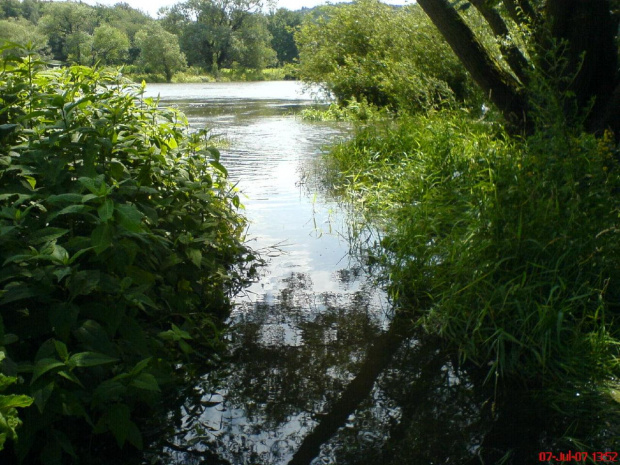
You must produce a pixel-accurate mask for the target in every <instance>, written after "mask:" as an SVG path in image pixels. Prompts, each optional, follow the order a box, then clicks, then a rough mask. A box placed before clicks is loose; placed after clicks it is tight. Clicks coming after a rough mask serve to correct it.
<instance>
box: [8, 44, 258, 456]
mask: <svg viewBox="0 0 620 465" xmlns="http://www.w3.org/2000/svg"><path fill="white" fill-rule="evenodd" d="M19 52H20V53H18V54H17V55H16V54H11V55H8V57H9V58H8V59H7V58H5V59H4V60H3V65H2V69H1V70H0V107H1V108H3V110H2V112H0V180H1V181H2V184H1V186H0V262H1V263H2V270H1V273H0V286H1V287H0V308H1V309H2V312H1V314H0V354H1V355H0V359H1V360H0V361H1V365H0V461H6V462H7V463H17V462H20V463H43V464H56V463H68V462H73V461H76V462H80V463H89V464H96V463H109V462H111V461H114V460H113V458H112V457H113V456H115V455H116V454H117V453H121V451H126V450H127V448H130V449H131V450H134V451H137V450H141V449H142V448H143V447H144V445H145V443H146V441H148V440H150V438H149V437H148V435H147V434H146V431H145V429H144V425H145V424H147V423H148V422H149V421H151V420H152V418H153V416H156V415H159V414H162V415H164V413H163V410H165V408H164V405H165V399H167V396H170V395H172V394H173V393H176V392H177V390H178V389H179V388H180V386H182V385H183V383H184V382H186V381H187V380H188V379H190V378H191V377H192V376H194V371H195V370H196V369H197V368H196V367H199V366H202V367H204V366H208V365H209V364H212V363H215V361H216V360H217V357H218V355H217V354H218V352H219V351H220V350H221V344H222V341H221V335H222V329H223V320H224V319H225V318H226V317H227V315H228V312H229V311H230V297H231V295H232V294H233V293H234V292H235V290H236V289H240V288H241V287H242V286H243V285H244V283H245V282H246V281H247V280H248V279H251V276H252V275H253V270H254V266H255V265H256V263H257V260H258V259H257V257H256V256H255V255H254V254H253V253H252V251H251V250H250V249H249V248H247V246H246V245H245V244H244V233H245V226H246V222H245V220H244V218H243V216H242V215H241V213H240V208H241V205H240V200H239V196H238V194H237V192H236V190H235V188H234V186H232V185H230V184H229V182H228V180H227V171H226V168H225V167H224V166H222V165H221V164H220V162H219V151H218V150H217V148H215V146H214V145H213V144H212V143H211V140H210V137H209V134H208V132H206V131H198V132H189V131H188V123H187V119H186V118H185V116H184V115H183V114H182V113H180V112H178V111H175V110H173V109H167V108H158V102H157V99H152V98H145V97H144V95H143V92H144V87H143V86H140V85H134V84H128V83H127V82H126V79H125V78H124V76H123V75H122V74H121V73H119V72H118V71H114V72H111V71H106V70H98V69H94V68H90V67H86V66H79V65H74V66H70V67H66V68H61V69H49V68H48V67H47V66H46V62H45V61H41V60H40V59H39V58H38V57H37V56H36V55H35V54H31V53H29V52H28V51H27V50H19ZM91 441H93V442H92V443H91ZM3 449H4V450H3ZM110 454H111V455H110ZM124 454H125V456H126V455H127V454H129V452H124Z"/></svg>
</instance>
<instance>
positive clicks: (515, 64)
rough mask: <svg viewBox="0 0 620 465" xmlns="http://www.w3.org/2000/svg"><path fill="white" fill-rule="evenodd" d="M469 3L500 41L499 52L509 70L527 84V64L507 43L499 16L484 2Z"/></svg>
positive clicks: (508, 32)
mask: <svg viewBox="0 0 620 465" xmlns="http://www.w3.org/2000/svg"><path fill="white" fill-rule="evenodd" d="M470 2H471V3H472V5H474V6H475V7H476V9H477V10H478V11H479V12H480V13H481V14H482V16H483V17H484V19H485V20H486V22H487V23H488V24H489V26H490V27H491V30H492V31H493V34H495V36H496V37H498V38H499V39H500V41H501V42H500V50H501V52H502V55H503V56H504V58H505V59H506V62H507V63H508V65H509V66H510V69H511V70H512V71H513V72H514V73H515V76H517V78H519V80H520V81H521V82H522V83H523V84H525V83H527V80H528V75H527V69H528V68H529V64H528V62H527V60H526V58H525V57H524V56H523V53H521V50H519V48H518V47H517V46H516V45H515V44H514V43H511V42H507V39H508V37H509V35H510V31H509V30H508V26H506V23H505V22H504V20H503V19H502V17H501V16H500V14H499V13H498V12H497V10H495V9H494V8H490V7H488V6H487V4H486V2H485V0H470Z"/></svg>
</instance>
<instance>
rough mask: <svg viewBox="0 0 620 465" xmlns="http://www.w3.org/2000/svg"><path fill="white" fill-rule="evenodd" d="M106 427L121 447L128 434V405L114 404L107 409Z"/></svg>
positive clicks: (129, 421)
mask: <svg viewBox="0 0 620 465" xmlns="http://www.w3.org/2000/svg"><path fill="white" fill-rule="evenodd" d="M107 416H108V421H107V423H108V428H110V431H111V432H112V434H113V435H114V438H115V439H116V442H117V443H118V447H123V445H124V444H125V441H126V439H127V435H128V434H129V428H130V424H132V423H133V422H132V421H131V419H130V412H129V407H128V406H127V405H125V404H114V405H113V406H112V407H111V408H110V410H109V411H108V415H107Z"/></svg>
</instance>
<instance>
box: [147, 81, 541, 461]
mask: <svg viewBox="0 0 620 465" xmlns="http://www.w3.org/2000/svg"><path fill="white" fill-rule="evenodd" d="M147 95H153V96H155V95H160V97H161V100H162V103H163V104H166V105H174V106H177V107H178V108H179V109H180V110H182V111H183V112H184V113H186V114H187V115H188V118H189V121H190V125H191V126H192V127H194V128H203V127H207V128H211V129H212V130H213V132H214V133H215V134H218V135H220V136H221V137H223V138H224V139H225V140H226V141H227V143H228V145H227V148H225V149H223V150H222V160H221V161H222V163H223V164H224V165H225V166H226V167H227V169H228V171H229V173H230V179H231V181H232V182H233V183H235V184H236V187H237V188H238V189H239V190H240V191H241V193H242V198H243V203H244V205H245V215H246V216H247V218H248V219H249V222H250V225H249V229H248V238H249V240H250V245H251V246H252V247H253V248H254V249H256V250H258V251H260V252H261V253H262V255H263V257H265V258H266V259H267V265H266V266H265V267H264V268H263V269H262V271H261V274H260V278H259V279H258V280H257V281H256V282H255V283H253V284H252V285H251V286H250V287H249V288H248V289H246V290H245V292H243V293H242V294H241V295H238V296H237V297H236V298H235V307H234V309H233V311H232V313H231V315H230V318H229V320H228V327H229V330H228V332H227V334H226V340H227V353H226V354H225V355H224V356H223V360H222V363H221V364H219V365H218V367H217V369H215V370H207V369H206V368H205V370H204V372H205V374H204V375H201V376H199V377H198V379H197V380H196V382H195V383H194V385H193V386H192V388H191V389H190V390H189V391H186V392H185V393H184V395H183V399H182V400H181V402H180V405H179V406H178V407H174V408H172V407H171V410H170V413H169V418H168V422H169V424H170V430H169V434H168V437H167V438H166V440H165V442H166V444H167V445H166V447H165V448H164V449H163V450H158V451H157V452H156V454H155V455H156V456H155V457H152V458H153V460H152V461H151V463H162V464H163V463H165V464H216V465H217V464H222V465H225V464H229V465H230V464H235V465H245V464H248V465H249V464H257V465H260V464H270V465H280V464H282V465H283V464H287V463H289V462H292V463H294V464H312V465H318V464H325V465H328V464H367V465H370V464H373V465H376V464H381V465H388V464H390V465H391V464H413V465H416V464H420V465H422V464H424V465H429V464H448V463H449V464H459V463H466V464H472V465H473V464H474V463H476V464H478V463H482V462H481V457H482V456H484V457H486V459H485V463H496V462H497V461H501V460H503V459H504V458H505V459H506V460H509V461H506V462H505V463H513V464H519V465H522V464H525V463H537V457H538V456H537V448H540V447H541V446H539V445H537V441H538V440H539V439H540V437H541V435H544V430H542V431H541V428H543V427H542V425H543V424H544V417H542V418H541V414H538V415H533V416H532V415H529V414H527V415H526V414H524V412H526V411H527V406H525V405H522V404H521V403H519V402H516V401H515V402H512V403H511V405H512V408H511V409H509V411H506V412H504V413H500V414H499V415H500V417H501V418H504V419H507V420H505V421H499V422H494V421H493V418H497V416H498V413H497V412H496V411H495V407H496V405H495V403H494V400H495V399H494V398H493V393H492V392H491V393H490V394H489V391H488V390H487V389H478V388H477V385H478V386H479V385H480V384H481V383H480V380H476V379H475V376H474V377H473V378H472V375H471V374H469V373H467V372H466V371H464V370H463V369H461V368H459V367H458V364H457V362H456V360H455V356H454V354H451V353H450V352H449V351H446V350H444V349H443V348H442V346H441V344H440V343H439V342H438V341H435V340H432V339H430V338H428V337H426V336H423V335H413V334H409V335H399V336H396V331H395V328H396V329H397V327H398V326H399V325H398V324H393V323H391V319H392V313H393V311H392V309H391V307H390V305H389V302H388V300H387V298H386V296H385V294H384V292H383V291H382V290H381V289H379V287H378V286H377V284H376V283H375V282H374V280H373V277H372V276H369V274H368V272H367V270H366V268H365V267H364V266H363V264H362V263H360V262H359V261H358V259H357V257H356V256H352V255H351V254H350V253H349V250H350V247H351V238H352V228H351V225H352V224H355V223H356V215H355V213H354V212H352V211H351V209H350V208H348V207H347V206H346V205H345V204H343V203H342V202H341V201H339V200H338V199H335V198H333V197H331V196H330V195H329V194H328V191H327V190H326V189H325V187H324V186H323V184H322V183H321V176H320V173H321V170H322V162H321V153H322V151H323V150H324V149H325V147H327V146H329V145H331V144H333V143H334V142H336V141H338V140H340V139H342V138H344V137H348V135H349V134H350V128H349V127H347V126H345V125H342V124H327V123H316V122H305V121H303V120H301V119H300V118H299V117H298V116H296V113H298V112H299V111H300V110H301V109H303V108H304V107H306V106H308V105H311V104H313V98H312V95H311V94H309V93H307V92H305V93H304V92H303V89H302V87H301V85H299V84H298V83H296V82H290V81H288V82H264V83H213V84H187V85H186V84H183V85H179V84H157V85H149V86H148V87H147ZM370 239H372V237H371V238H370ZM406 326H407V325H406ZM395 338H396V339H395ZM534 410H535V408H534ZM535 411H536V410H535ZM532 424H536V425H537V428H532ZM498 425H499V427H498ZM515 438H521V443H522V444H521V445H520V446H515ZM523 444H524V445H523ZM519 447H520V449H519ZM514 450H517V452H515V453H513V451H514Z"/></svg>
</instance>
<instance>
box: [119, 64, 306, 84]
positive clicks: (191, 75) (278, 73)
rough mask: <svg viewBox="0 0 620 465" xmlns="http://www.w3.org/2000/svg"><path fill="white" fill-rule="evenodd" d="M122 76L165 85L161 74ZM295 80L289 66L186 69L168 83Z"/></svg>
mask: <svg viewBox="0 0 620 465" xmlns="http://www.w3.org/2000/svg"><path fill="white" fill-rule="evenodd" d="M122 72H123V75H124V76H125V77H127V78H128V79H129V80H131V81H133V82H135V83H138V84H139V83H141V82H142V81H144V82H146V83H147V84H149V83H166V82H168V81H167V80H166V76H164V75H163V74H149V73H140V72H135V71H134V70H132V69H131V67H129V69H123V70H122ZM293 80H297V77H296V74H295V68H294V67H293V66H291V65H288V66H283V67H280V68H265V69H261V70H256V69H243V68H224V69H220V70H219V71H218V72H217V73H206V72H204V70H201V69H187V70H185V71H179V72H177V73H175V74H174V75H173V76H172V79H171V80H170V81H169V82H171V83H173V84H193V83H202V82H258V81H293Z"/></svg>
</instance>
